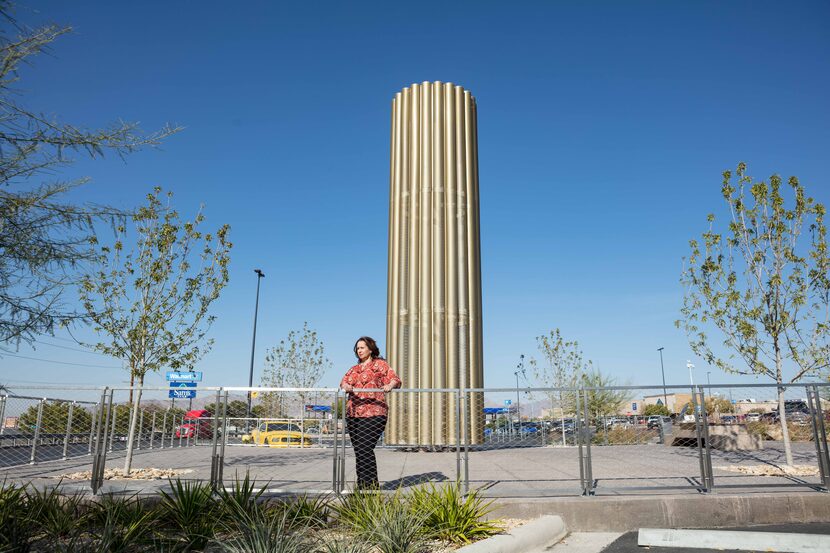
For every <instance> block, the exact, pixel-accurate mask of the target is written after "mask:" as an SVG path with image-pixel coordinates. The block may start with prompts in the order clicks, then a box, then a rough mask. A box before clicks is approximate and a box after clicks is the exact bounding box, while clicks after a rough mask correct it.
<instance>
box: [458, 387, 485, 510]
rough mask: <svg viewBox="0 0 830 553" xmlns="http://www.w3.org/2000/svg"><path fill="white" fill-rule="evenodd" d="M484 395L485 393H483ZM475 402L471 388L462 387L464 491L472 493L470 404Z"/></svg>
mask: <svg viewBox="0 0 830 553" xmlns="http://www.w3.org/2000/svg"><path fill="white" fill-rule="evenodd" d="M482 397H483V395H482ZM472 403H473V400H472V398H471V397H470V390H469V389H467V388H462V389H461V439H462V441H463V443H464V493H465V494H467V493H470V435H469V433H468V430H469V428H470V426H471V422H470V417H471V416H472V413H470V405H471V404H472Z"/></svg>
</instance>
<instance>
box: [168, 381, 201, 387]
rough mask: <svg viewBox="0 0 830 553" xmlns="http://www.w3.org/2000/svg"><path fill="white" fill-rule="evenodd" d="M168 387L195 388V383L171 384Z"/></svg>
mask: <svg viewBox="0 0 830 553" xmlns="http://www.w3.org/2000/svg"><path fill="white" fill-rule="evenodd" d="M170 387H171V388H195V387H196V383H195V382H171V383H170Z"/></svg>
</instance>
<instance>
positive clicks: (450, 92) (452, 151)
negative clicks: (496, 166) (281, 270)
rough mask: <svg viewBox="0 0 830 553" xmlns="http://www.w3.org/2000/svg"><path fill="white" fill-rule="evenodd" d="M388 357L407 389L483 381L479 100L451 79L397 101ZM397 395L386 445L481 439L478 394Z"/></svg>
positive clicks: (391, 184)
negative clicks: (461, 395)
mask: <svg viewBox="0 0 830 553" xmlns="http://www.w3.org/2000/svg"><path fill="white" fill-rule="evenodd" d="M391 143H392V148H391V151H392V155H391V158H392V161H391V168H390V177H389V190H390V198H389V280H388V294H387V323H386V340H387V355H388V358H389V362H390V364H391V365H392V367H394V368H395V369H396V370H397V371H398V374H400V376H401V378H402V379H403V384H404V387H405V388H422V389H428V388H440V389H454V390H461V389H466V388H481V387H482V386H484V373H483V364H482V339H481V332H482V330H481V258H480V253H481V249H480V240H479V218H478V139H477V131H476V103H475V98H473V96H472V95H471V94H470V92H469V91H467V90H464V89H463V88H462V87H460V86H454V85H452V84H450V83H441V82H434V83H429V82H424V83H422V84H419V85H418V84H413V85H412V86H410V87H409V88H405V89H404V90H402V91H401V92H399V93H397V94H396V95H395V98H394V100H392V138H391ZM458 397H459V394H457V393H455V392H418V393H402V394H392V396H391V397H390V414H389V423H388V425H387V428H386V439H385V441H386V443H389V444H399V445H412V446H423V447H427V446H446V445H452V444H455V443H457V439H458V437H459V432H460V436H461V437H463V438H464V439H465V441H469V442H471V443H479V442H480V441H481V440H482V433H483V424H482V414H481V410H482V409H481V408H482V407H483V401H482V398H481V394H480V393H475V394H465V395H464V397H465V398H466V399H465V401H463V402H461V403H458V402H457V401H456V399H457V398H458Z"/></svg>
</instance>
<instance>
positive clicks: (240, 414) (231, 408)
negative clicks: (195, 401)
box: [205, 399, 248, 419]
mask: <svg viewBox="0 0 830 553" xmlns="http://www.w3.org/2000/svg"><path fill="white" fill-rule="evenodd" d="M205 409H207V410H208V411H210V412H211V413H217V412H218V413H222V404H221V403H220V404H219V405H218V406H217V405H216V403H209V404H207V405H205ZM227 413H228V418H232V419H239V418H245V417H247V416H248V404H247V403H246V402H244V401H242V400H240V399H233V400H231V401H229V402H228V411H227Z"/></svg>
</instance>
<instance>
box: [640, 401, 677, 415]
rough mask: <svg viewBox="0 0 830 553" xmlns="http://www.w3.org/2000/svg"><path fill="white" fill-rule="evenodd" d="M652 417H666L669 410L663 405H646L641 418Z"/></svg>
mask: <svg viewBox="0 0 830 553" xmlns="http://www.w3.org/2000/svg"><path fill="white" fill-rule="evenodd" d="M652 415H663V416H666V417H668V416H669V415H671V413H669V408H668V407H666V406H665V405H655V404H651V405H646V406H645V407H644V408H643V416H645V417H650V416H652Z"/></svg>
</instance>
